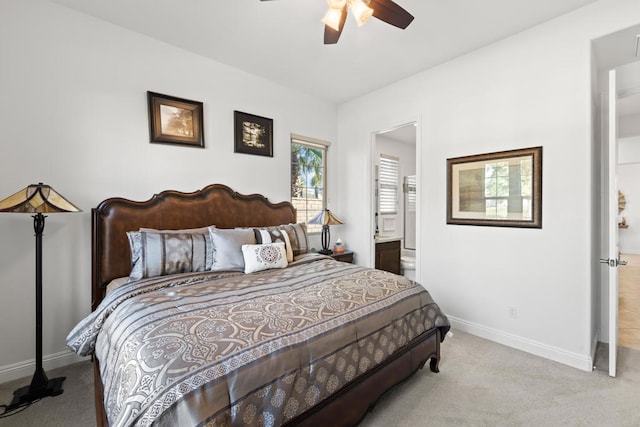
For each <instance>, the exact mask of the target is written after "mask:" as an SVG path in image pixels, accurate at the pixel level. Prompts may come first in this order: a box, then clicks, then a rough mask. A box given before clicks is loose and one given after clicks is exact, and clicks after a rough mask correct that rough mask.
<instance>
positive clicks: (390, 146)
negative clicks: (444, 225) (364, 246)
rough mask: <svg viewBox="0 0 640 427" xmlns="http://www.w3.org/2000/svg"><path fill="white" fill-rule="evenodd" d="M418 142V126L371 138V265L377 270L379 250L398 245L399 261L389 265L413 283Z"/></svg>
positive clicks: (415, 255)
mask: <svg viewBox="0 0 640 427" xmlns="http://www.w3.org/2000/svg"><path fill="white" fill-rule="evenodd" d="M416 142H417V124H416V122H411V123H405V124H402V125H399V126H396V127H393V128H391V129H388V130H384V131H379V132H374V133H373V134H372V143H373V147H372V152H373V156H372V158H373V167H372V171H373V176H372V178H371V182H372V185H371V188H372V208H371V215H372V216H373V221H372V224H373V229H372V230H371V231H372V236H373V239H372V240H371V245H372V248H371V254H372V259H371V265H372V266H374V267H375V266H376V260H379V259H380V257H378V256H376V248H382V245H383V244H386V246H385V247H387V246H389V243H395V244H397V247H399V248H400V250H399V251H398V250H397V249H395V252H394V254H393V256H394V257H396V259H395V260H393V262H391V261H390V262H391V264H396V265H397V266H398V267H399V270H400V274H402V275H405V276H407V277H409V278H410V279H412V280H416V277H417V267H416V266H417V264H418V263H416V261H415V260H416V259H418V258H417V254H418V252H419V249H418V247H419V244H418V241H419V239H418V235H419V234H418V233H419V228H420V225H419V218H420V216H419V212H418V205H417V195H418V191H417V187H418V184H417V183H418V182H419V181H418V180H417V179H416V178H417V176H418V167H417V166H418V165H417V158H418V155H417V154H418V153H417V143H416ZM396 168H397V170H394V169H396ZM405 182H406V185H405ZM392 246H393V245H392ZM395 247H396V246H394V248H395Z"/></svg>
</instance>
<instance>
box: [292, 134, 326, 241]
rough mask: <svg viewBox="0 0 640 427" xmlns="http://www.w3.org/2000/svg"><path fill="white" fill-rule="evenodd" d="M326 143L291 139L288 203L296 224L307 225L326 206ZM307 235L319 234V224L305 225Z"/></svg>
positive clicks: (296, 137)
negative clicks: (292, 208)
mask: <svg viewBox="0 0 640 427" xmlns="http://www.w3.org/2000/svg"><path fill="white" fill-rule="evenodd" d="M328 145H329V143H327V142H324V141H319V140H315V139H311V138H305V137H300V136H294V135H292V136H291V203H292V204H293V206H294V207H295V208H296V214H297V221H298V222H305V223H306V222H308V221H309V220H310V219H311V218H313V217H314V216H315V215H317V214H318V213H320V211H321V210H322V209H325V208H326V207H327V200H326V197H325V194H326V182H327V181H326V169H327V149H328ZM307 230H308V231H309V232H310V233H316V232H320V231H321V230H322V226H321V225H313V224H308V225H307Z"/></svg>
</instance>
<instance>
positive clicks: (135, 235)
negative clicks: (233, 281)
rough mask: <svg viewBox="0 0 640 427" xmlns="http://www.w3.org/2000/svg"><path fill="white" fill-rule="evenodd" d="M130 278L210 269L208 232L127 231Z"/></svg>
mask: <svg viewBox="0 0 640 427" xmlns="http://www.w3.org/2000/svg"><path fill="white" fill-rule="evenodd" d="M127 237H128V238H129V246H130V248H131V263H132V268H131V273H130V274H129V278H131V279H133V280H138V279H142V278H145V277H156V276H167V275H170V274H177V273H188V272H192V271H205V270H211V266H212V265H213V244H212V241H211V237H210V236H209V234H202V233H154V232H147V231H129V232H127Z"/></svg>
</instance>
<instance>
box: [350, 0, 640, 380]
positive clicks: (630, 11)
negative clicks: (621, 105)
mask: <svg viewBox="0 0 640 427" xmlns="http://www.w3.org/2000/svg"><path fill="white" fill-rule="evenodd" d="M638 17H640V2H637V1H636V0H633V1H632V0H603V1H600V2H597V3H594V4H592V5H590V6H587V7H585V8H583V9H580V10H578V11H575V12H573V13H570V14H568V15H565V16H563V17H560V18H557V19H554V20H552V21H549V22H547V23H544V24H542V25H539V26H537V27H534V28H532V29H530V30H527V31H525V32H522V33H520V34H518V35H515V36H513V37H510V38H508V39H505V40H503V41H501V42H498V43H495V44H493V45H490V46H487V47H485V48H483V49H479V50H477V51H475V52H473V53H471V54H468V55H465V56H463V57H460V58H458V59H455V60H453V61H450V62H449V63H446V64H443V65H441V66H438V67H435V68H433V69H431V70H427V71H425V72H423V73H420V74H417V75H415V76H413V77H411V78H408V79H406V80H403V81H400V82H397V83H395V84H393V85H391V86H388V87H386V88H383V89H381V90H379V91H376V92H374V93H371V94H368V95H365V96H363V97H360V98H358V99H356V100H353V101H352V102H348V103H346V104H344V105H342V106H341V107H340V109H339V115H338V116H339V117H340V118H344V119H340V120H339V123H338V135H339V144H338V147H339V150H340V157H341V158H344V159H345V161H347V162H356V161H357V159H359V158H361V157H362V153H365V152H367V151H368V144H369V141H370V133H371V132H372V131H375V130H377V129H380V127H381V126H380V125H381V124H382V125H384V126H382V127H383V128H384V127H385V126H393V125H394V124H397V123H403V122H407V120H408V119H409V120H412V119H413V118H414V117H416V116H418V117H421V120H420V126H419V127H418V129H420V130H421V135H420V136H419V138H418V141H419V142H418V143H419V144H421V147H420V148H419V149H418V154H419V162H420V163H421V166H420V167H419V170H420V171H421V173H419V174H418V176H419V178H420V182H419V184H418V188H419V192H420V194H419V196H420V200H421V202H420V203H421V207H422V210H421V224H422V226H421V227H422V228H421V230H422V231H421V235H420V237H419V242H418V245H419V248H421V250H419V252H418V253H419V254H420V259H419V260H418V262H419V263H421V270H420V272H419V276H418V277H419V279H420V281H421V282H422V283H423V284H425V285H426V287H427V288H428V289H429V290H430V291H431V293H432V294H433V296H434V298H435V300H436V301H438V302H439V304H440V305H441V306H442V308H443V309H444V311H445V312H446V313H448V314H449V315H450V317H451V318H452V319H453V320H454V326H455V327H456V328H460V329H465V330H468V331H471V332H473V333H476V334H478V335H481V336H485V337H487V338H490V339H493V340H496V341H498V342H502V343H505V344H508V345H511V346H513V347H516V348H521V349H523V350H526V351H530V352H532V353H534V354H539V355H542V356H545V357H548V358H551V359H553V360H557V361H559V362H562V363H566V364H569V365H572V366H576V367H578V368H581V369H585V370H590V369H591V366H592V360H591V352H592V349H593V339H594V335H595V331H594V325H595V324H596V322H594V321H593V317H594V316H597V313H596V311H595V307H597V305H598V304H595V303H593V301H592V299H593V298H594V295H597V292H592V289H593V287H594V286H597V278H594V277H592V265H593V264H592V262H594V260H593V256H592V245H593V242H592V234H593V233H595V232H596V231H597V224H594V219H593V218H592V216H594V211H595V209H593V203H592V198H593V197H594V196H595V194H594V192H595V190H594V188H593V186H594V183H593V181H592V178H591V177H592V174H593V173H594V172H593V167H594V163H595V162H594V160H593V153H592V143H591V117H592V116H591V96H590V92H591V72H592V67H591V65H592V64H591V59H590V40H591V39H594V38H596V37H600V36H603V35H605V34H608V33H610V32H613V31H615V30H618V29H621V28H623V27H627V26H630V25H632V24H635V23H636V22H637V20H638V19H640V18H638ZM346 142H348V144H347V143H346ZM538 145H541V146H543V147H544V153H543V204H542V207H543V228H542V229H541V230H532V229H517V228H497V227H471V226H456V225H447V224H446V159H447V158H451V157H457V156H464V155H471V154H481V153H486V152H493V151H501V150H511V149H516V148H524V147H532V146H538ZM369 172H370V171H369V170H368V168H364V169H360V168H349V169H346V168H343V169H342V170H341V173H342V175H341V182H343V183H344V186H343V188H342V191H341V193H340V199H341V201H342V206H343V208H342V209H343V212H347V213H348V214H347V215H346V216H347V217H346V218H345V220H346V222H347V223H349V224H354V227H351V228H349V233H350V235H349V240H350V241H351V242H352V247H353V248H354V250H356V251H359V252H361V253H363V254H364V255H365V256H358V260H367V259H370V253H369V251H370V248H369V245H368V244H367V242H368V239H367V237H368V236H367V230H368V228H367V227H368V222H367V221H366V219H363V218H362V217H361V215H360V213H359V208H360V207H361V206H366V205H367V204H368V203H370V201H369V200H368V195H367V194H365V193H362V192H358V189H359V185H360V183H362V182H365V180H366V179H367V177H368V176H369ZM358 195H359V196H358ZM426 201H428V207H427V205H426ZM360 209H361V208H360ZM358 242H359V243H358ZM361 262H362V261H361ZM510 306H512V307H516V308H517V315H518V316H517V318H516V319H511V318H509V316H508V312H509V310H508V307H510ZM454 339H455V337H454ZM445 357H446V355H445Z"/></svg>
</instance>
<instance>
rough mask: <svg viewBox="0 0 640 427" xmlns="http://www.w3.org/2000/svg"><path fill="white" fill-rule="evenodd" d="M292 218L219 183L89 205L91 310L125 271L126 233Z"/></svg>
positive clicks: (285, 209)
mask: <svg viewBox="0 0 640 427" xmlns="http://www.w3.org/2000/svg"><path fill="white" fill-rule="evenodd" d="M295 221H296V212H295V209H294V207H293V205H292V204H291V203H289V202H280V203H275V204H274V203H271V202H269V200H267V198H265V197H264V196H262V195H260V194H251V195H243V194H239V193H236V192H235V191H233V190H232V189H231V188H229V187H227V186H226V185H222V184H213V185H209V186H208V187H205V188H203V189H202V190H198V191H195V192H193V193H182V192H179V191H173V190H168V191H163V192H162V193H159V194H156V195H154V196H153V197H152V198H151V199H149V200H147V201H144V202H136V201H133V200H128V199H123V198H117V197H116V198H110V199H107V200H104V201H103V202H102V203H100V204H99V205H98V207H97V208H94V209H92V221H91V227H92V237H91V238H92V244H91V250H92V254H91V263H92V266H91V275H92V280H91V281H92V296H91V299H92V302H91V308H92V310H95V309H96V307H97V306H98V304H99V303H100V301H102V299H103V298H104V294H105V287H106V286H107V284H108V283H109V282H110V281H111V280H113V279H115V278H118V277H126V276H128V275H129V272H130V270H131V259H130V258H131V255H130V251H129V241H128V239H127V236H126V232H127V231H135V230H138V229H140V228H141V227H148V228H156V229H163V230H168V229H183V228H199V227H206V226H209V225H215V226H216V227H219V228H233V227H260V226H268V225H280V224H288V223H292V222H295Z"/></svg>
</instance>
